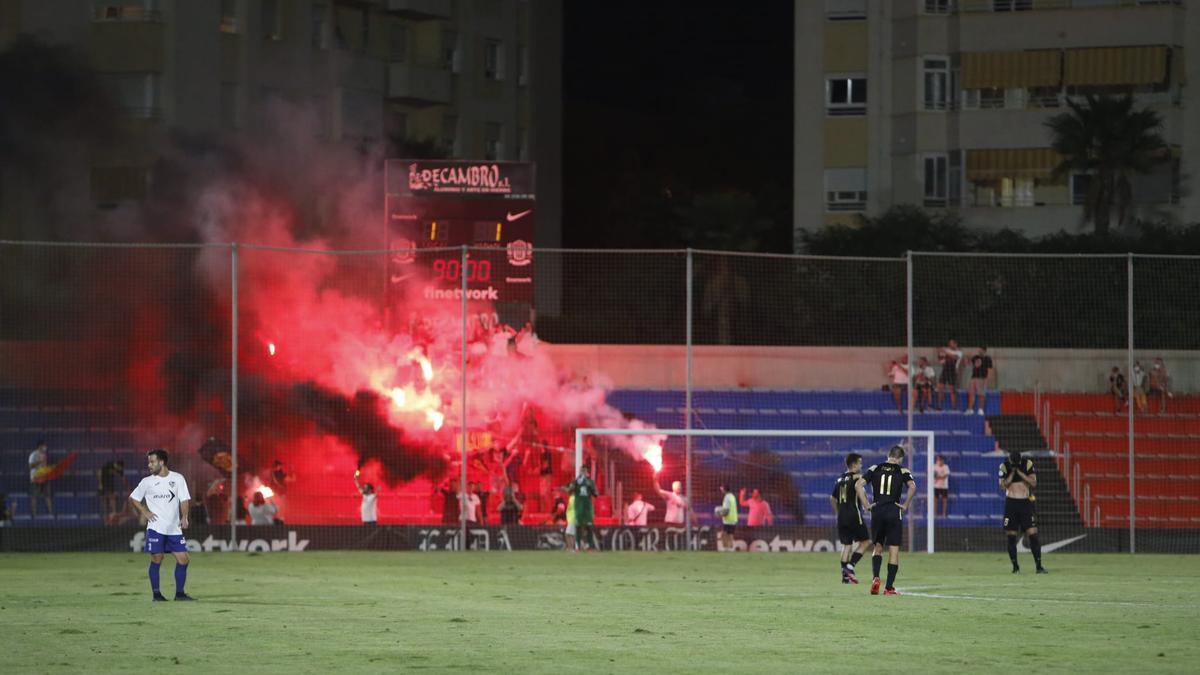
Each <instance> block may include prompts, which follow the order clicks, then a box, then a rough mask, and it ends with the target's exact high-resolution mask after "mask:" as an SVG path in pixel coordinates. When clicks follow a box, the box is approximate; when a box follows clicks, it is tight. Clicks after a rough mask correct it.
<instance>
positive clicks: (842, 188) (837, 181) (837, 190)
mask: <svg viewBox="0 0 1200 675" xmlns="http://www.w3.org/2000/svg"><path fill="white" fill-rule="evenodd" d="M866 208H867V170H866V169H825V210H826V211H863V210H865V209H866Z"/></svg>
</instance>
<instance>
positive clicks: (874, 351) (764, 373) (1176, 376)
mask: <svg viewBox="0 0 1200 675" xmlns="http://www.w3.org/2000/svg"><path fill="white" fill-rule="evenodd" d="M543 348H544V349H546V350H547V351H548V353H549V354H550V355H551V357H552V358H553V359H554V361H555V363H557V364H559V366H560V367H562V368H564V369H567V370H569V371H572V372H574V373H577V374H580V375H586V374H589V373H593V372H601V373H604V374H605V375H607V376H608V377H609V378H611V379H612V380H613V382H614V383H615V384H616V386H618V387H633V388H638V387H642V388H654V387H662V388H681V387H683V386H684V383H686V381H687V362H686V350H685V348H684V347H683V346H682V345H680V346H658V345H655V346H643V345H549V344H546V345H543ZM988 351H989V354H990V355H991V356H992V359H993V361H994V362H995V363H996V376H997V378H998V379H997V383H998V384H999V387H1000V388H1001V389H1007V390H1015V391H1033V390H1034V389H1037V388H1040V389H1041V390H1042V391H1104V390H1105V388H1106V386H1107V381H1108V373H1109V371H1110V370H1111V369H1112V367H1113V366H1116V365H1119V366H1121V369H1122V371H1123V370H1124V369H1125V352H1124V351H1121V350H1078V349H1005V348H1002V347H996V348H991V349H989V350H988ZM904 352H905V348H904V347H903V346H898V347H895V348H891V347H694V348H693V358H694V361H693V375H692V378H693V380H692V381H693V383H694V384H695V386H696V387H698V388H743V387H744V388H750V387H753V388H765V389H874V388H878V387H880V386H882V385H883V384H884V383H885V382H886V381H887V378H886V370H887V366H888V364H889V363H890V362H891V360H892V359H895V358H898V357H900V356H902V355H903V354H904ZM968 353H971V352H970V351H968ZM915 355H916V356H917V357H920V356H926V357H928V358H929V359H930V360H931V361H933V360H934V358H935V356H936V348H934V347H922V348H919V349H916V350H915ZM1154 356H1162V357H1163V359H1164V360H1165V361H1166V364H1167V368H1168V370H1169V371H1170V373H1171V375H1172V378H1173V380H1172V381H1173V386H1174V388H1175V390H1176V391H1181V392H1182V391H1198V390H1200V352H1183V351H1179V352H1162V353H1161V354H1151V353H1142V352H1136V353H1135V357H1136V358H1139V359H1141V361H1142V364H1143V366H1147V365H1148V364H1149V361H1150V360H1151V359H1152V358H1153V357H1154ZM935 367H936V366H935ZM968 371H969V369H968ZM967 375H969V372H968V373H967ZM965 378H966V375H964V379H963V383H964V385H965V382H966V380H965Z"/></svg>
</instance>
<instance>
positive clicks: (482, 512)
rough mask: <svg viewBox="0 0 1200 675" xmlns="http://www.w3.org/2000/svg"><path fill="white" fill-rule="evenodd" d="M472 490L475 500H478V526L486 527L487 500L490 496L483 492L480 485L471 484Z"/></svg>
mask: <svg viewBox="0 0 1200 675" xmlns="http://www.w3.org/2000/svg"><path fill="white" fill-rule="evenodd" d="M473 485H474V488H473V489H472V490H471V492H472V493H474V494H475V499H477V500H479V524H480V525H487V519H488V513H487V507H488V498H490V497H491V496H492V495H491V494H490V493H488V492H484V490H483V484H482V483H473Z"/></svg>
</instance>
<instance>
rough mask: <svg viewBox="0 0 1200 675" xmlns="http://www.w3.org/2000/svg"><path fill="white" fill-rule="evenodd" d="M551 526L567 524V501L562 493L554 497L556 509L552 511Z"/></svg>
mask: <svg viewBox="0 0 1200 675" xmlns="http://www.w3.org/2000/svg"><path fill="white" fill-rule="evenodd" d="M547 524H549V525H566V524H567V500H565V499H563V496H562V492H561V491H560V492H559V494H557V495H555V496H554V508H553V509H552V510H551V511H550V520H549V522H548V523H547Z"/></svg>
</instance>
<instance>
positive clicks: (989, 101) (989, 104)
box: [979, 87, 1004, 109]
mask: <svg viewBox="0 0 1200 675" xmlns="http://www.w3.org/2000/svg"><path fill="white" fill-rule="evenodd" d="M979 107H980V108H985V109H991V108H1003V107H1004V90H1003V89H997V88H994V87H989V88H987V89H980V90H979Z"/></svg>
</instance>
